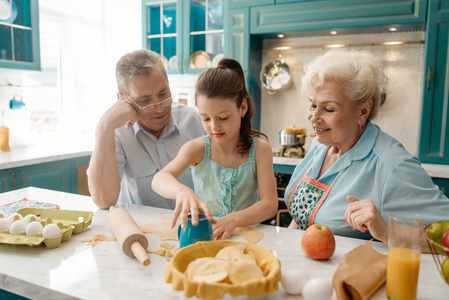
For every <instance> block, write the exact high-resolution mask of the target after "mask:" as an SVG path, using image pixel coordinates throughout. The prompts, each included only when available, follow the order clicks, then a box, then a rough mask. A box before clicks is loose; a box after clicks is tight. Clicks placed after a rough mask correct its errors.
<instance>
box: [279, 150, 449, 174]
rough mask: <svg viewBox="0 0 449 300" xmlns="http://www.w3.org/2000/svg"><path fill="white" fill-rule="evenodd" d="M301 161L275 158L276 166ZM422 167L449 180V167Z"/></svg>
mask: <svg viewBox="0 0 449 300" xmlns="http://www.w3.org/2000/svg"><path fill="white" fill-rule="evenodd" d="M301 160H302V158H294V157H279V156H273V164H275V165H288V166H296V165H297V164H299V162H300V161H301ZM422 166H423V168H424V170H426V171H427V174H429V176H430V177H438V178H447V179H449V165H437V164H422Z"/></svg>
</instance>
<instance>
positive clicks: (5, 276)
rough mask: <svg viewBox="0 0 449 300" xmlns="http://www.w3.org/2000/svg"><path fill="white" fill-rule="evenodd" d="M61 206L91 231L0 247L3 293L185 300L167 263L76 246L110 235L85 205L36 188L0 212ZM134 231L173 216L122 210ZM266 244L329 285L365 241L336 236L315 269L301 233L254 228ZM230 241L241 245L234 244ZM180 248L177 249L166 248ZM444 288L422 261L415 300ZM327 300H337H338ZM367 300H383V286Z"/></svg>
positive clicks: (8, 197)
mask: <svg viewBox="0 0 449 300" xmlns="http://www.w3.org/2000/svg"><path fill="white" fill-rule="evenodd" d="M24 197H26V198H28V199H32V200H38V201H45V202H51V203H56V204H59V205H60V207H61V209H73V210H83V211H93V212H95V215H94V217H93V221H92V224H91V226H90V227H89V228H87V229H86V230H85V231H83V232H81V233H79V234H75V235H73V236H72V238H71V240H70V241H68V242H64V243H62V244H61V246H60V247H59V248H56V249H47V248H45V247H44V246H42V247H34V248H30V247H28V246H16V247H14V246H9V245H0V265H1V266H2V267H1V269H0V288H1V289H4V290H7V291H9V292H13V293H16V294H19V295H21V296H24V297H29V298H33V299H76V298H78V299H155V298H157V299H182V298H183V297H182V292H176V291H174V290H173V289H172V286H171V284H168V283H165V281H164V274H165V269H166V267H167V264H168V262H167V261H166V260H165V258H163V257H159V256H157V255H153V254H150V260H151V264H150V265H149V266H147V267H144V266H142V265H141V264H139V262H138V261H137V260H135V259H131V258H129V257H127V256H126V255H125V254H123V252H122V250H121V249H120V247H119V244H118V243H117V242H100V243H99V244H97V245H96V246H88V245H85V244H83V243H81V241H82V240H83V239H87V238H90V237H92V235H93V234H100V233H101V234H105V235H107V236H112V235H113V233H112V231H111V229H110V228H109V225H108V219H107V218H108V214H109V211H107V210H98V209H97V207H96V206H95V205H94V204H93V201H92V200H91V198H90V197H87V196H80V195H74V194H67V193H61V192H55V191H49V190H44V189H37V188H25V189H20V190H16V191H12V192H7V193H3V194H0V205H2V204H6V203H10V202H12V201H16V200H20V199H22V198H24ZM125 207H126V208H127V209H128V210H129V212H130V214H131V215H132V216H133V218H134V219H135V220H136V222H137V224H139V225H140V224H145V223H148V222H151V221H152V220H154V219H156V218H158V217H161V216H167V215H171V214H172V211H171V210H166V209H159V208H153V207H147V206H139V205H126V206H125ZM253 227H254V228H255V229H256V230H259V231H262V232H263V233H264V234H265V237H264V238H263V239H262V240H260V241H259V242H258V243H257V244H258V245H260V246H262V247H265V248H269V249H271V250H272V251H273V253H274V254H275V255H276V257H278V258H279V260H280V261H281V266H282V271H283V272H285V271H286V270H288V269H292V268H298V269H302V270H304V271H305V272H307V273H308V274H309V276H310V277H318V276H319V277H323V278H326V279H328V280H329V281H331V280H332V275H333V273H334V271H335V270H336V268H337V267H338V265H339V264H340V262H341V261H342V259H343V256H344V255H345V254H346V253H347V252H349V251H350V250H352V249H353V248H355V247H357V246H358V245H360V244H362V243H363V242H365V241H364V240H358V239H352V238H345V237H339V236H336V237H335V238H336V244H337V249H336V251H335V254H334V255H333V256H332V258H331V259H329V260H325V261H315V260H312V259H310V258H308V257H306V256H305V255H304V254H303V252H302V250H301V245H300V241H301V237H302V235H303V231H301V230H293V229H287V228H280V227H275V226H268V225H256V226H253ZM146 236H147V237H148V239H149V250H151V251H155V250H157V249H159V248H160V246H159V245H160V244H161V241H160V240H159V238H158V237H157V236H156V235H152V234H147V235H146ZM231 239H233V240H237V241H244V240H243V239H241V238H238V237H232V238H231ZM169 242H170V243H172V244H173V245H176V246H179V243H178V242H177V241H169ZM373 247H374V248H375V249H376V250H377V251H379V252H381V253H384V254H386V253H387V247H386V245H385V244H383V243H376V242H373ZM448 294H449V285H448V284H446V283H445V282H444V281H443V279H442V278H441V277H440V275H439V273H438V271H437V268H436V266H435V263H434V261H433V258H432V256H431V255H430V254H423V255H422V256H421V265H420V272H419V287H418V299H421V300H425V299H428V300H438V299H447V295H448ZM266 299H301V298H300V297H298V296H291V295H287V294H286V293H285V292H284V290H283V289H282V286H281V284H279V290H278V291H276V292H275V293H274V294H271V295H267V297H266ZM332 299H336V297H335V293H334V295H333V298H332ZM370 299H373V300H374V299H382V300H383V299H385V285H383V286H382V287H381V288H380V289H379V290H378V291H377V292H376V293H375V294H374V295H373V296H372V297H371V298H370Z"/></svg>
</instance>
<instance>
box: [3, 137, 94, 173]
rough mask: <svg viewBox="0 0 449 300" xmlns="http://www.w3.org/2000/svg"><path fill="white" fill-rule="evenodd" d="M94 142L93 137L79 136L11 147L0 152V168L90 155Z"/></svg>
mask: <svg viewBox="0 0 449 300" xmlns="http://www.w3.org/2000/svg"><path fill="white" fill-rule="evenodd" d="M94 142H95V141H94V138H93V137H92V138H89V137H79V138H76V139H71V140H67V141H58V142H51V143H44V144H37V145H32V146H28V147H20V148H11V151H8V152H1V153H0V170H2V169H9V168H16V167H22V166H28V165H35V164H40V163H46V162H52V161H58V160H65V159H70V158H77V157H83V156H90V155H91V154H92V151H93V149H94Z"/></svg>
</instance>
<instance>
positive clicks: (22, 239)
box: [0, 208, 94, 249]
mask: <svg viewBox="0 0 449 300" xmlns="http://www.w3.org/2000/svg"><path fill="white" fill-rule="evenodd" d="M17 213H18V214H20V215H22V216H23V217H25V216H26V215H30V214H33V215H39V216H40V223H41V224H42V226H44V227H45V225H47V224H51V223H54V224H56V225H58V227H59V228H60V229H61V234H60V235H58V236H55V237H47V238H44V237H43V236H42V233H37V234H36V235H34V236H27V235H25V232H24V231H21V232H19V233H18V234H16V235H11V234H9V233H8V231H7V230H6V229H5V230H3V231H1V232H0V244H9V245H16V246H17V245H25V246H30V247H35V246H40V245H42V244H44V245H45V247H47V248H48V249H53V248H58V247H59V246H60V245H61V243H62V242H68V241H70V238H71V237H72V234H76V233H80V232H82V231H83V230H84V229H86V228H87V227H88V226H89V225H90V224H91V223H92V216H93V215H94V213H93V212H86V211H76V210H62V209H61V210H60V209H45V208H22V209H20V210H18V211H17ZM0 217H1V216H0ZM17 218H18V217H17Z"/></svg>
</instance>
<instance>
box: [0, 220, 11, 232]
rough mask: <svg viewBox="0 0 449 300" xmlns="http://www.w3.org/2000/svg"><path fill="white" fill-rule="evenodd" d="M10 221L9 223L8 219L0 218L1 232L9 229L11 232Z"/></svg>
mask: <svg viewBox="0 0 449 300" xmlns="http://www.w3.org/2000/svg"><path fill="white" fill-rule="evenodd" d="M9 225H10V224H9V221H8V219H7V218H6V219H5V218H0V232H1V231H2V230H4V229H7V230H8V232H9Z"/></svg>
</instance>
